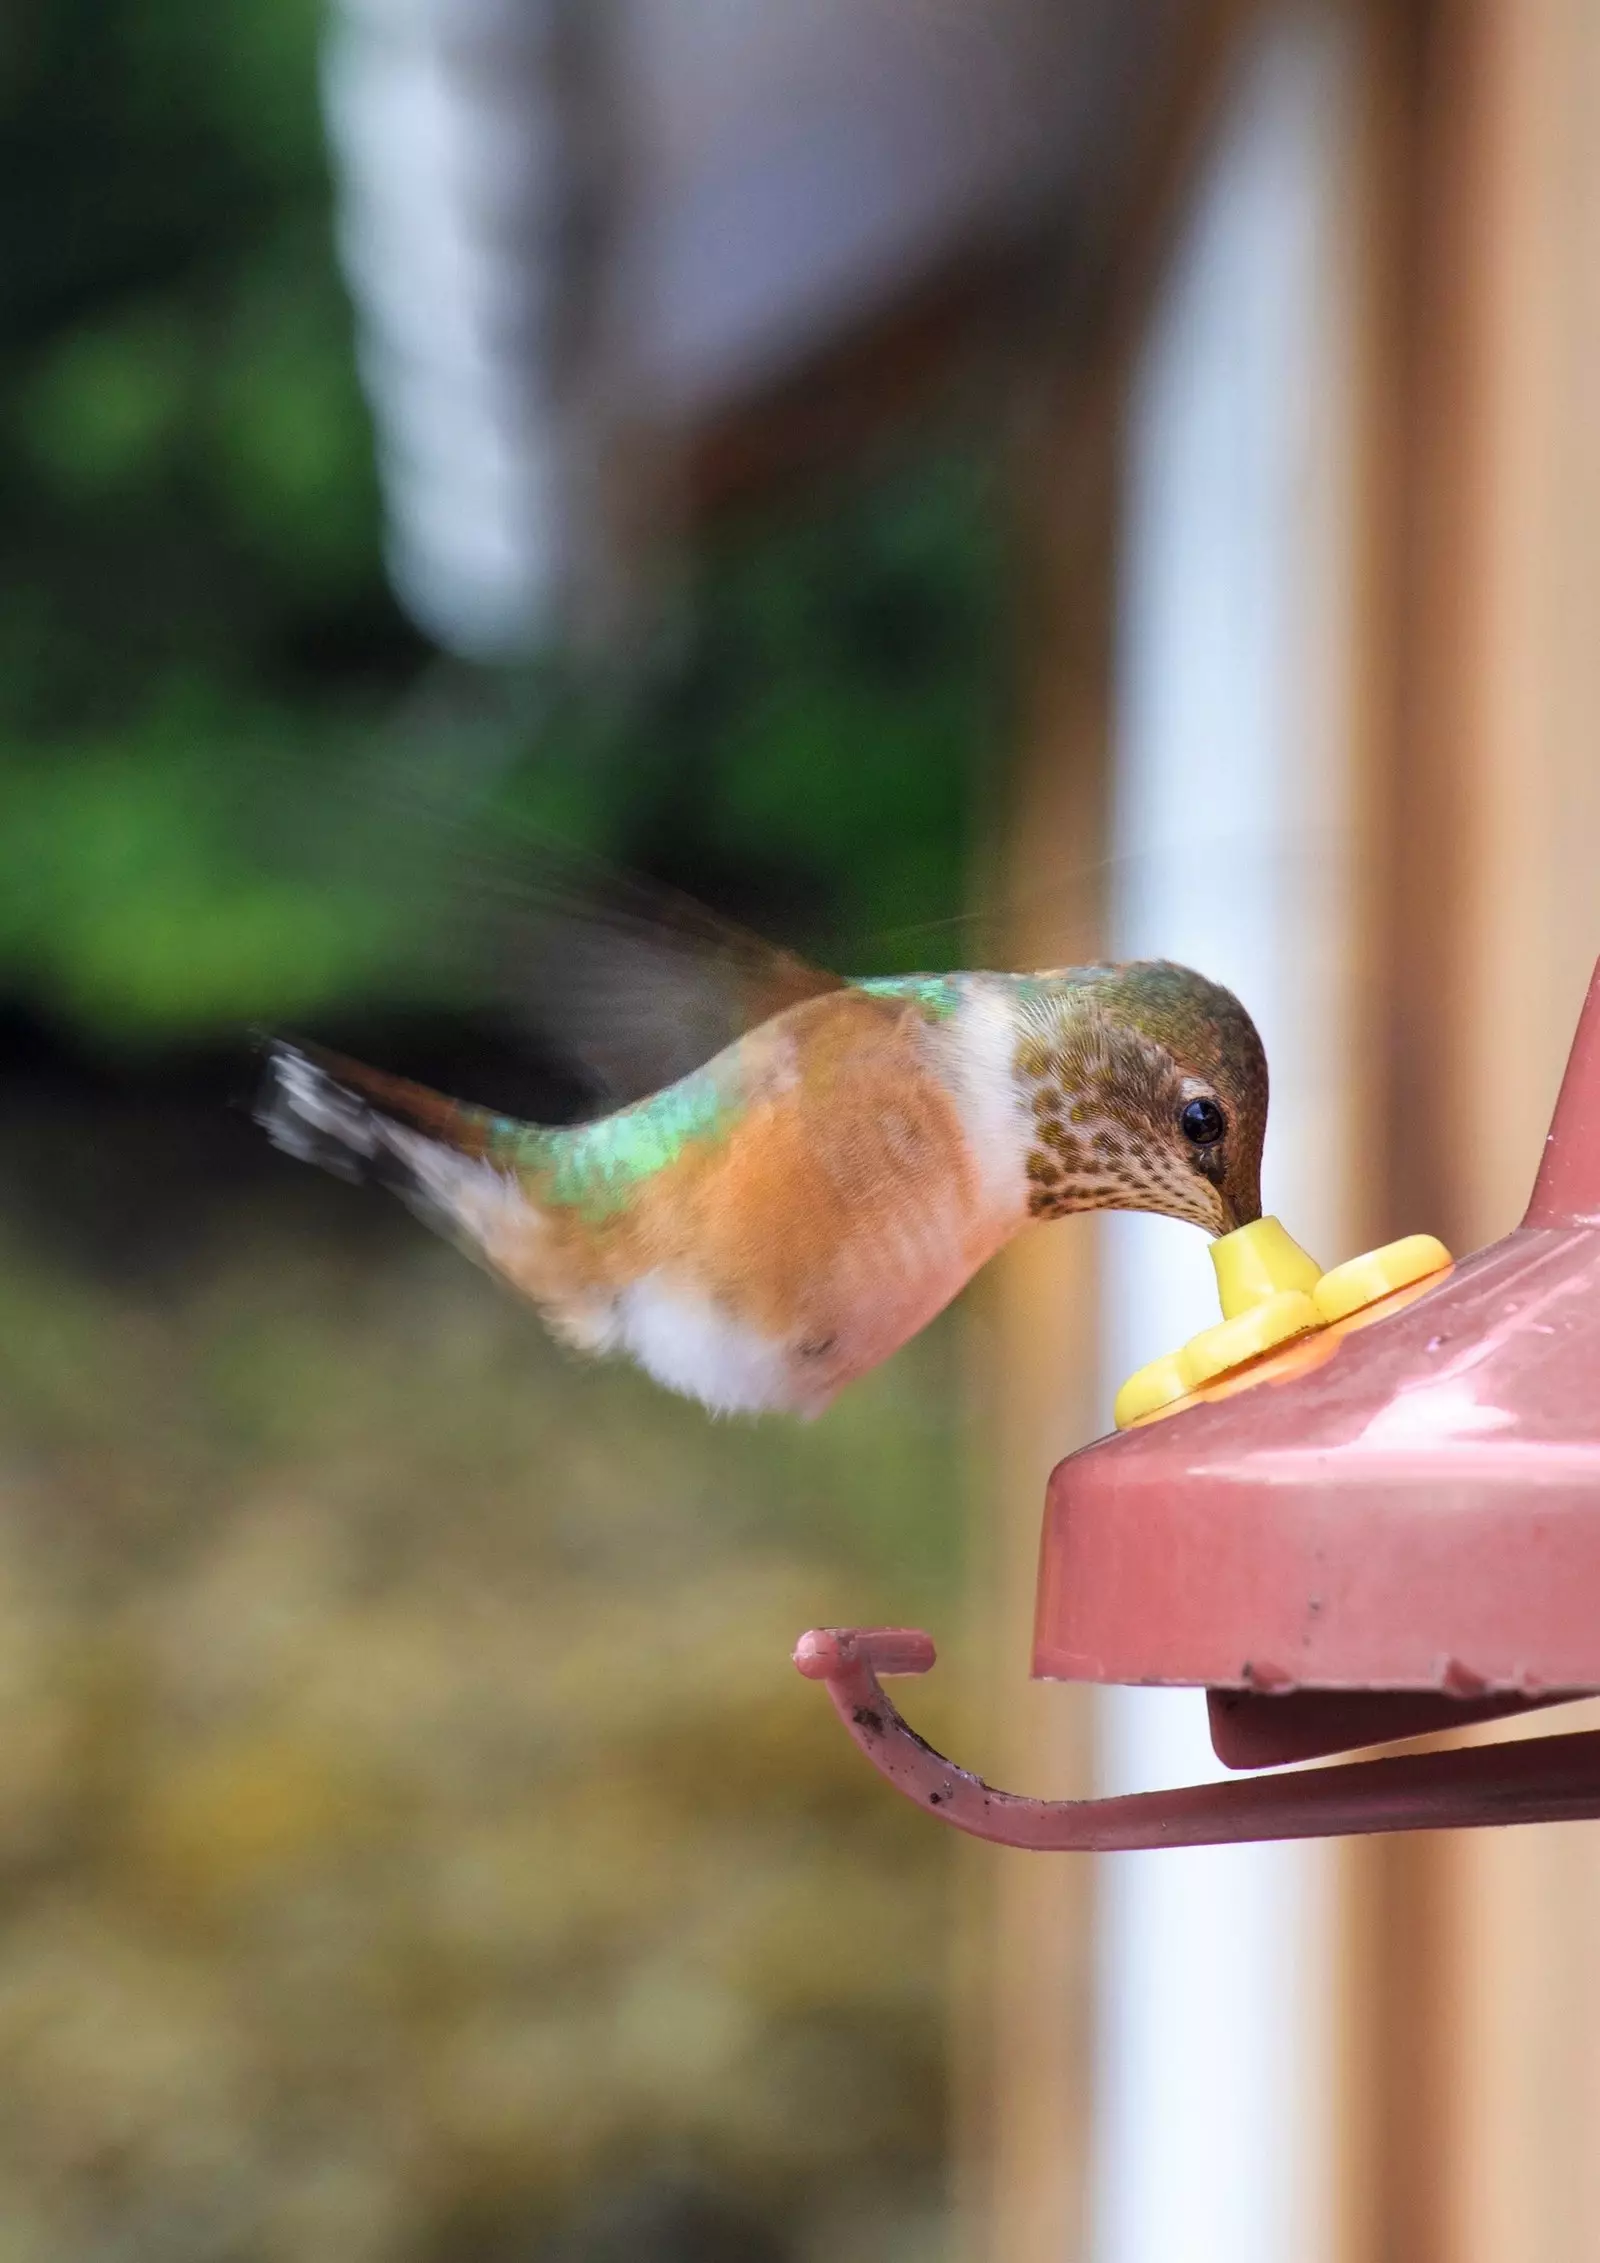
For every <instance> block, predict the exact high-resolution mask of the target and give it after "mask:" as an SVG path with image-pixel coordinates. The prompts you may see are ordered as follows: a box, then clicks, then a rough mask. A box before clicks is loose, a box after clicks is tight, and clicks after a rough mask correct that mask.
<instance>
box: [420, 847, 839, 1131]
mask: <svg viewBox="0 0 1600 2263" xmlns="http://www.w3.org/2000/svg"><path fill="white" fill-rule="evenodd" d="M465 877H466V879H467V883H468V885H467V891H466V894H465V897H464V898H463V899H462V901H461V904H460V907H459V909H458V911H457V913H456V917H457V918H458V919H461V920H463V921H464V923H465V925H466V926H467V927H468V928H469V929H471V930H474V931H475V934H476V947H475V948H473V946H471V945H469V949H471V950H472V955H473V956H475V957H476V958H477V959H478V960H479V962H480V963H481V964H482V966H483V968H484V970H485V973H486V975H487V978H488V981H489V984H490V991H491V996H492V998H493V999H495V1000H496V1001H499V1002H502V1003H504V1004H506V1005H508V1006H509V1007H510V1009H511V1011H512V1013H513V1015H514V1017H515V1018H517V1019H519V1020H522V1021H524V1022H525V1023H526V1024H527V1026H528V1027H529V1028H530V1030H531V1032H532V1033H533V1034H534V1035H536V1036H537V1037H538V1038H539V1040H540V1041H541V1042H542V1043H544V1044H546V1045H548V1046H550V1047H552V1048H553V1049H554V1050H555V1051H556V1052H557V1053H559V1054H560V1055H562V1056H563V1057H564V1058H565V1059H567V1060H569V1061H571V1062H573V1063H575V1064H576V1065H577V1066H578V1067H579V1068H581V1069H582V1070H583V1072H584V1073H585V1075H586V1077H587V1078H588V1079H589V1080H590V1081H591V1082H592V1083H593V1084H594V1085H595V1086H596V1087H597V1088H598V1091H599V1093H600V1094H601V1095H603V1097H604V1099H605V1101H606V1103H607V1104H608V1105H611V1106H619V1105H621V1104H623V1103H624V1102H626V1101H628V1100H634V1099H639V1098H641V1097H643V1095H644V1094H646V1093H650V1092H657V1091H659V1090H660V1089H661V1088H662V1086H663V1085H668V1084H672V1083H675V1082H676V1080H677V1079H678V1078H679V1077H682V1076H686V1075H687V1074H688V1073H689V1071H690V1070H691V1069H696V1068H699V1067H700V1066H701V1065H702V1063H704V1062H706V1061H709V1060H710V1059H711V1058H712V1056H713V1055H714V1054H716V1053H720V1052H721V1051H722V1049H723V1047H724V1046H726V1045H731V1044H732V1043H733V1042H734V1041H735V1039H737V1038H739V1037H742V1036H743V1035H744V1034H745V1032H746V1031H747V1030H750V1029H754V1028H756V1027H757V1026H758V1025H759V1024H760V1023H761V1022H764V1021H766V1020H768V1019H769V1018H770V1017H771V1016H772V1015H774V1014H779V1013H782V1012H784V1011H785V1010H786V1008H788V1007H790V1006H795V1005H798V1004H800V1003H801V1001H802V1000H804V999H806V998H816V997H821V996H822V995H823V994H824V993H825V992H828V991H832V990H838V989H840V988H842V987H843V984H842V983H841V980H840V978H839V977H838V976H837V975H834V974H830V973H827V972H825V971H824V970H823V969H821V968H819V967H815V966H812V965H811V964H810V963H809V962H808V961H806V960H805V959H802V958H800V957H798V956H797V955H796V954H795V953H793V952H791V951H786V950H783V949H781V948H780V947H779V946H777V945H776V944H771V943H767V942H765V941H764V940H763V939H762V938H761V937H760V936H757V935H752V934H750V933H749V932H748V931H747V930H746V929H744V928H742V927H739V926H737V925H736V924H735V923H734V922H733V921H731V920H727V919H724V918H722V917H721V916H720V915H718V914H716V913H714V912H711V911H708V910H707V909H706V908H705V907H704V906H703V905H702V904H698V903H696V902H695V901H694V899H693V898H692V897H689V896H684V895H680V894H679V893H678V892H677V891H676V890H675V889H671V888H668V887H666V886H664V885H662V884H659V883H657V882H654V881H650V880H645V879H642V878H640V877H638V876H636V875H634V874H629V873H622V872H617V871H615V870H611V869H608V868H607V867H605V866H603V865H601V864H599V863H598V862H595V861H592V860H590V859H588V858H580V857H578V856H577V855H575V854H573V853H571V852H569V851H565V850H559V849H556V848H554V847H553V846H552V845H551V844H550V843H548V842H535V841H532V840H530V839H528V838H527V837H525V836H524V837H522V838H520V839H518V840H516V841H515V842H514V843H511V844H508V845H507V846H506V847H505V848H504V850H503V851H502V852H501V853H498V854H496V855H494V856H492V857H484V856H482V855H478V856H475V857H474V859H473V860H472V867H471V869H470V871H469V872H468V873H467V874H466V875H465Z"/></svg>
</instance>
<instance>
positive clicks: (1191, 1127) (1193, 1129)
mask: <svg viewBox="0 0 1600 2263" xmlns="http://www.w3.org/2000/svg"><path fill="white" fill-rule="evenodd" d="M1178 1126H1179V1129H1180V1130H1181V1131H1182V1133H1183V1136H1184V1138H1185V1139H1187V1140H1191V1141H1192V1142H1193V1144H1194V1145H1195V1146H1196V1147H1215V1146H1216V1144H1217V1141H1218V1140H1219V1139H1220V1138H1221V1137H1222V1135H1223V1133H1224V1132H1225V1131H1226V1130H1227V1128H1228V1123H1227V1118H1226V1117H1225V1116H1224V1115H1223V1113H1222V1110H1221V1109H1220V1108H1219V1107H1218V1106H1217V1104H1216V1102H1215V1101H1214V1100H1191V1101H1190V1102H1189V1105H1188V1106H1187V1107H1186V1108H1185V1109H1184V1111H1183V1114H1182V1115H1181V1116H1180V1117H1179V1118H1178Z"/></svg>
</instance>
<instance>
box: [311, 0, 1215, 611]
mask: <svg viewBox="0 0 1600 2263" xmlns="http://www.w3.org/2000/svg"><path fill="white" fill-rule="evenodd" d="M1252 12H1253V10H1252V7H1251V6H1250V5H1247V4H1246V0H1140V5H1138V6H1137V7H1128V6H1126V5H1119V4H1118V0H1072V4H1071V5H1067V4H1065V0H994V4H993V5H992V6H990V7H988V8H986V9H985V10H984V12H983V14H982V15H981V17H978V18H974V17H970V16H960V15H952V14H951V12H950V11H949V10H948V9H947V8H946V7H944V5H943V0H859V4H858V5H856V6H853V7H852V8H851V9H850V10H849V11H843V12H841V11H839V10H837V9H835V8H833V7H832V6H831V5H829V0H784V4H783V5H782V6H781V7H779V6H772V5H770V4H769V5H765V6H763V7H761V8H759V9H753V10H752V9H738V8H731V7H729V6H727V5H725V4H720V0H656V5H655V6H653V7H652V8H650V9H646V8H644V7H643V6H642V4H641V0H609V5H600V4H597V0H581V4H580V0H471V4H470V5H467V6H464V7H463V6H461V5H459V4H457V0H342V16H341V19H340V25H339V29H338V30H337V31H336V34H335V37H334V39H333V41H332V43H331V47H330V70H329V87H330V93H329V115H330V130H331V133H332V138H333V142H334V149H335V158H336V165H337V168H338V171H339V174H340V178H341V189H342V194H341V213H342V220H341V229H342V238H343V241H344V245H345V250H346V264H347V271H348V272H349V274H350V277H351V284H352V291H353V294H354V296H355V299H356V303H357V309H358V314H359V316H360V323H361V329H362V334H363V367H364V372H365V374H366V378H367V383H368V388H369V393H370V395H371V397H372V400H373V406H374V412H375V418H376V422H377V426H378V434H379V445H380V455H381V457H382V460H383V464H384V468H385V485H386V491H387V494H388V501H389V512H390V525H391V550H392V554H393V555H394V557H395V560H396V578H397V581H398V583H399V585H400V587H401V590H402V594H403V595H404V596H405V597H406V598H407V601H408V602H409V603H410V604H411V607H412V609H413V610H414V611H415V612H416V613H417V614H418V617H419V618H420V619H421V620H422V621H423V623H424V625H425V626H427V627H429V628H430V629H431V630H432V631H433V633H435V634H436V635H438V636H440V638H441V640H442V641H444V642H445V643H447V644H455V645H456V646H457V647H458V648H459V649H468V650H471V649H473V648H474V647H476V648H478V649H479V650H480V652H482V653H483V654H484V655H486V656H495V655H496V654H497V653H500V652H504V651H509V650H514V649H516V648H517V647H519V646H526V645H528V644H532V643H537V642H538V641H539V640H540V639H541V637H542V636H544V635H547V634H548V633H550V630H551V629H552V627H561V628H570V627H571V626H572V625H574V623H575V622H576V623H577V624H578V625H580V626H581V625H582V624H583V622H584V620H585V619H586V618H587V620H588V621H589V622H590V624H591V626H592V625H593V624H594V623H595V622H599V623H600V624H601V625H602V626H603V624H604V622H605V621H606V620H607V618H609V617H614V616H615V615H616V614H617V613H618V611H619V606H618V602H617V600H618V597H619V594H620V595H621V597H622V600H623V602H622V604H621V607H620V610H621V612H623V613H624V614H625V613H626V611H627V610H628V605H627V593H628V591H629V589H630V587H636V585H637V584H638V583H639V581H640V580H641V578H643V579H648V578H649V577H650V573H651V570H652V568H653V566H655V565H658V564H659V563H660V562H661V560H662V558H663V556H664V555H666V554H668V553H669V552H670V546H671V537H673V536H675V535H680V534H682V533H685V532H688V531H690V530H692V529H697V528H703V527H704V526H705V525H706V524H707V523H708V522H711V521H714V520H716V519H717V518H718V517H719V516H720V515H721V514H723V513H724V512H726V511H729V510H739V509H743V508H748V507H751V506H754V505H756V504H763V505H764V504H767V503H771V504H774V505H776V506H777V507H780V508H781V507H782V506H783V504H784V503H785V501H786V500H787V499H788V498H790V497H792V496H794V495H796V494H797V493H798V492H799V491H800V490H801V489H802V488H804V487H809V486H810V485H811V484H812V483H813V482H814V481H815V480H816V479H817V478H818V477H819V476H827V475H830V474H837V473H839V472H842V471H846V470H848V469H849V468H851V467H852V466H853V464H854V463H855V462H856V461H858V460H859V458H860V456H861V455H862V453H863V452H864V451H866V450H870V449H871V448H874V447H876V446H878V445H881V444H882V443H884V442H885V441H887V440H889V439H891V438H892V437H894V436H895V435H896V434H898V433H899V432H900V431H902V430H903V429H906V428H908V427H912V426H915V425H917V424H918V423H919V422H920V421H921V420H923V419H928V418H937V417H938V416H939V415H940V414H942V413H946V412H948V411H949V410H950V409H951V408H952V407H954V406H956V405H958V404H960V403H962V402H970V401H971V400H973V399H974V398H975V397H976V398H977V399H980V400H982V401H983V403H984V404H985V407H986V410H987V409H989V408H990V407H992V405H993V404H994V402H995V401H996V399H997V398H998V399H999V400H1000V402H1001V405H1002V407H1003V405H1004V399H1005V394H1006V390H1007V388H1008V385H1009V383H1010V381H1011V379H1012V377H1013V376H1014V375H1016V374H1024V375H1025V374H1026V373H1027V372H1028V371H1030V370H1033V369H1037V368H1038V367H1040V366H1041V365H1043V366H1053V367H1056V368H1060V367H1067V368H1073V369H1076V368H1078V367H1080V366H1082V367H1087V366H1089V365H1091V364H1092V363H1093V362H1094V360H1095V358H1096V357H1097V356H1099V355H1101V354H1103V351H1104V346H1105V340H1106V338H1107V336H1108V334H1110V333H1111V332H1113V331H1114V330H1115V329H1116V327H1117V315H1116V308H1117V305H1118V302H1119V298H1120V297H1121V296H1123V295H1124V293H1123V276H1124V270H1125V269H1129V268H1132V269H1137V268H1138V267H1139V266H1140V265H1141V264H1142V263H1146V262H1147V254H1146V250H1145V246H1144V239H1145V238H1146V237H1147V236H1149V235H1150V234H1151V232H1152V225H1153V224H1156V223H1157V222H1158V215H1159V211H1160V209H1161V207H1162V205H1163V201H1164V199H1163V193H1162V191H1161V188H1160V183H1161V181H1162V179H1163V177H1164V175H1165V173H1167V172H1168V171H1170V169H1171V152H1172V151H1173V150H1174V149H1175V148H1181V146H1182V144H1183V142H1184V139H1185V132H1186V128H1185V123H1184V121H1185V120H1186V119H1188V118H1190V117H1191V116H1192V115H1193V114H1194V113H1195V112H1196V110H1197V109H1199V108H1203V107H1204V103H1203V100H1202V99H1201V96H1202V95H1203V91H1204V89H1205V87H1206V85H1207V83H1208V80H1209V78H1210V77H1211V76H1213V75H1215V74H1214V71H1213V65H1214V62H1215V58H1216V57H1217V56H1218V55H1219V54H1220V53H1222V52H1224V51H1225V50H1226V49H1227V48H1228V47H1229V45H1230V44H1231V34H1232V32H1233V30H1234V29H1236V28H1237V26H1238V25H1239V24H1240V23H1241V22H1242V20H1244V19H1245V18H1247V17H1248V16H1249V14H1250V13H1252ZM1197 90H1200V93H1199V94H1197ZM419 121H420V130H419ZM1153 216H1156V221H1155V222H1153ZM408 270H409V271H410V272H409V274H408V272H407V271H408ZM408 292H409V298H408Z"/></svg>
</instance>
